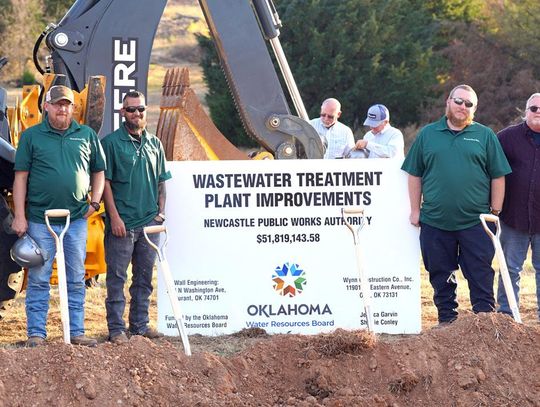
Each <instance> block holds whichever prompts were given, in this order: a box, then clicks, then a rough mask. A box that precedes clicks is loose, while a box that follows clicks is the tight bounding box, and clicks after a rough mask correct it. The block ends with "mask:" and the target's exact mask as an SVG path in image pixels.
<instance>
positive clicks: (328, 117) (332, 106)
mask: <svg viewBox="0 0 540 407" xmlns="http://www.w3.org/2000/svg"><path fill="white" fill-rule="evenodd" d="M340 116H341V103H339V101H338V100H337V99H334V98H330V99H326V100H325V101H324V102H323V103H322V105H321V114H320V117H319V118H317V119H312V120H310V121H309V123H310V124H311V125H312V126H313V127H314V128H315V130H317V133H319V136H320V137H321V139H322V141H323V144H324V145H325V146H326V152H325V153H324V158H343V157H344V155H345V154H346V153H347V152H349V151H350V150H351V149H353V148H354V136H353V133H352V130H351V129H350V128H349V127H348V126H346V125H344V124H343V123H341V122H339V121H338V119H339V117H340Z"/></svg>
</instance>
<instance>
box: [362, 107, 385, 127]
mask: <svg viewBox="0 0 540 407" xmlns="http://www.w3.org/2000/svg"><path fill="white" fill-rule="evenodd" d="M384 120H390V112H389V111H388V109H387V107H386V106H385V105H379V104H377V105H373V106H371V107H370V108H369V110H368V112H367V117H366V120H365V121H364V126H369V127H377V126H378V125H379V124H381V123H382V122H383V121H384Z"/></svg>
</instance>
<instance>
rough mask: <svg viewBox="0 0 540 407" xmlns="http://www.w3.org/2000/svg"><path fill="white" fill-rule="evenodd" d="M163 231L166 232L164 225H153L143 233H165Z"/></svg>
mask: <svg viewBox="0 0 540 407" xmlns="http://www.w3.org/2000/svg"><path fill="white" fill-rule="evenodd" d="M165 230H167V229H166V226H165V225H154V226H147V227H145V228H144V233H146V234H148V235H151V234H152V233H161V232H165Z"/></svg>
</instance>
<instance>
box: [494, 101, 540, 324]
mask: <svg viewBox="0 0 540 407" xmlns="http://www.w3.org/2000/svg"><path fill="white" fill-rule="evenodd" d="M497 136H498V137H499V141H500V142H501V145H502V148H503V150H504V153H505V154H506V158H508V162H509V163H510V167H512V173H511V174H509V175H507V176H506V195H505V199H504V204H503V207H502V212H501V215H500V218H501V229H502V232H501V245H502V247H503V251H504V255H505V257H506V263H507V265H508V272H509V273H510V279H511V280H512V285H513V287H514V292H515V295H516V301H517V303H518V304H519V286H520V284H519V281H520V273H521V270H523V263H524V262H525V259H526V258H527V253H528V250H529V247H530V248H531V254H532V256H531V257H532V265H533V267H534V269H535V272H536V300H537V306H538V318H539V319H540V305H539V304H540V163H539V161H538V157H540V93H533V94H532V95H531V96H530V97H529V99H528V100H527V103H526V105H525V117H524V118H523V122H522V123H520V124H516V125H515V126H510V127H507V128H506V129H504V130H501V131H500V132H499V133H498V135H497ZM497 300H498V303H499V311H500V312H503V313H505V314H508V315H512V312H511V311H510V306H509V305H508V298H507V297H506V292H505V290H504V287H503V285H502V282H501V280H500V276H499V290H498V293H497Z"/></svg>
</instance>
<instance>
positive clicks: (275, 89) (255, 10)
mask: <svg viewBox="0 0 540 407" xmlns="http://www.w3.org/2000/svg"><path fill="white" fill-rule="evenodd" d="M199 3H200V5H201V8H202V10H203V12H204V15H205V18H206V21H207V23H208V27H209V29H210V32H211V34H212V36H213V38H214V42H215V45H216V47H217V50H218V55H219V57H220V60H221V66H222V67H223V71H224V73H225V76H226V78H227V81H228V83H229V87H230V89H231V91H232V94H233V97H234V100H235V102H236V107H237V109H238V111H239V113H240V117H241V119H242V121H243V123H244V127H245V128H246V131H247V132H248V134H249V135H251V136H252V137H253V138H254V139H255V140H257V141H258V142H259V144H261V145H262V146H263V147H265V148H266V149H267V150H268V151H270V152H272V153H273V154H274V155H275V156H276V158H297V157H299V158H322V157H323V155H324V148H323V145H322V142H321V140H320V137H319V136H318V135H317V132H316V131H315V130H314V129H313V127H311V125H310V124H309V123H308V122H307V121H306V120H304V119H307V117H304V119H301V118H299V117H297V116H293V115H291V112H290V110H289V106H288V103H287V99H286V97H285V94H284V92H283V88H282V86H281V83H280V81H279V78H278V75H277V73H276V70H275V68H274V64H273V63H272V60H271V58H270V54H269V52H268V48H267V45H266V43H265V41H264V37H263V34H262V32H261V28H260V27H263V28H264V29H265V34H266V35H267V37H270V36H272V37H274V38H275V37H277V35H278V33H279V31H277V28H278V26H279V23H278V22H277V21H275V20H277V17H276V16H277V13H276V12H275V9H274V7H273V6H272V5H271V3H268V2H267V0H262V1H257V0H255V1H253V2H252V1H249V0H228V1H223V0H199ZM268 39H270V38H268ZM288 78H290V77H289V76H288V75H287V76H286V79H288Z"/></svg>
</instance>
